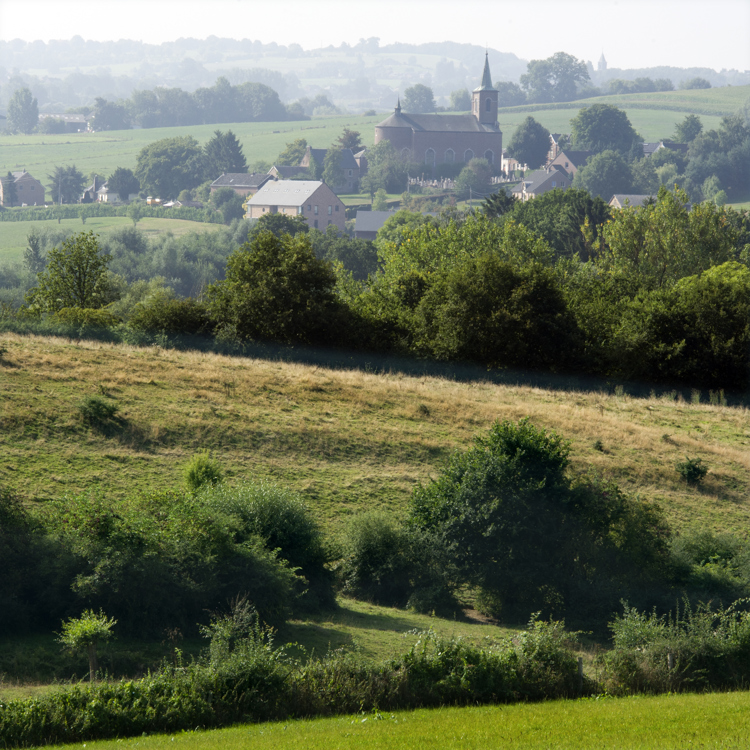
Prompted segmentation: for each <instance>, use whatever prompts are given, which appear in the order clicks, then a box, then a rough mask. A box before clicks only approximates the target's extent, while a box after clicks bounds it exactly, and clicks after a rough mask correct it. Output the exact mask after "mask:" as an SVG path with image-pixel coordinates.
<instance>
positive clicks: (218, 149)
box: [203, 130, 247, 180]
mask: <svg viewBox="0 0 750 750" xmlns="http://www.w3.org/2000/svg"><path fill="white" fill-rule="evenodd" d="M203 153H204V157H205V163H206V179H209V180H215V179H217V178H218V177H220V176H221V175H222V174H232V173H242V172H247V161H246V160H245V155H244V154H243V153H242V146H241V145H240V142H239V141H238V140H237V136H236V135H235V134H234V133H233V132H232V131H231V130H227V132H226V133H222V132H221V130H215V131H214V135H213V138H211V139H210V140H209V141H208V142H207V143H206V145H205V146H204V147H203Z"/></svg>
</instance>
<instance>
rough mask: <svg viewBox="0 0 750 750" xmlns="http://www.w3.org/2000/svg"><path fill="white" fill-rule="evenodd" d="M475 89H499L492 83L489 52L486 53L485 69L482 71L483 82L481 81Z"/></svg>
mask: <svg viewBox="0 0 750 750" xmlns="http://www.w3.org/2000/svg"><path fill="white" fill-rule="evenodd" d="M474 91H497V89H496V88H495V87H494V86H493V85H492V76H491V75H490V55H489V52H485V53H484V70H483V71H482V83H480V84H479V86H477V88H475V89H474Z"/></svg>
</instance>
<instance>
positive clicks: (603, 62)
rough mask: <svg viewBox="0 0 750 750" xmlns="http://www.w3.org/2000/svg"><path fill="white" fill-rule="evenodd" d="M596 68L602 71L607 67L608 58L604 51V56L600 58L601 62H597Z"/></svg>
mask: <svg viewBox="0 0 750 750" xmlns="http://www.w3.org/2000/svg"><path fill="white" fill-rule="evenodd" d="M596 69H597V70H598V71H599V72H600V73H601V72H602V71H604V70H606V69H607V58H606V57H604V52H602V56H601V57H600V58H599V62H598V63H597V64H596Z"/></svg>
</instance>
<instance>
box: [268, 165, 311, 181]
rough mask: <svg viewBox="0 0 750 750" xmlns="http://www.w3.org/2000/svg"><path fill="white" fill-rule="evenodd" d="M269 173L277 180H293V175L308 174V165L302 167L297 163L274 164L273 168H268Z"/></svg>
mask: <svg viewBox="0 0 750 750" xmlns="http://www.w3.org/2000/svg"><path fill="white" fill-rule="evenodd" d="M268 174H269V175H270V176H271V177H273V178H274V179H275V180H291V179H292V178H293V177H304V176H307V167H301V166H300V165H299V164H296V165H295V166H287V165H286V164H278V165H277V164H274V165H273V166H272V167H271V169H269V170H268Z"/></svg>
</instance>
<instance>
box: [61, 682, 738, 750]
mask: <svg viewBox="0 0 750 750" xmlns="http://www.w3.org/2000/svg"><path fill="white" fill-rule="evenodd" d="M748 734H750V693H746V692H738V693H712V694H707V695H668V696H659V697H637V698H617V699H605V700H604V699H598V700H597V699H585V700H579V701H550V702H547V703H536V704H524V703H520V704H515V705H511V706H484V707H481V708H440V709H433V710H426V709H423V710H419V711H398V712H395V713H389V712H386V713H379V712H374V713H369V714H360V715H354V716H339V717H335V718H330V719H318V720H314V721H286V722H274V723H269V724H253V725H243V726H236V727H232V728H230V729H220V730H215V731H211V732H200V731H195V732H182V733H178V734H174V735H161V736H154V737H137V738H133V739H130V740H112V741H109V742H86V743H81V744H75V745H68V746H67V747H69V748H71V750H73V749H74V748H83V747H85V748H87V750H110V749H111V750H114V749H115V748H117V750H128V749H129V748H136V747H138V748H144V750H161V748H170V749H171V750H173V749H174V748H181V749H183V750H213V748H221V749H222V750H234V749H235V748H236V749H237V750H239V748H247V747H252V748H253V749H254V750H264V749H265V748H269V749H270V750H296V749H298V748H299V749H300V750H301V749H303V748H304V750H317V749H318V748H320V750H339V749H343V748H346V750H355V749H357V748H363V750H364V749H366V750H378V748H384V749H385V748H387V749H388V750H391V749H392V748H409V750H422V749H425V750H427V749H428V748H429V750H433V749H435V748H440V749H441V750H453V749H454V748H455V749H456V750H459V749H460V750H473V749H476V750H488V749H489V748H503V750H505V748H523V749H524V750H534V749H536V748H540V749H541V748H544V750H549V749H550V748H556V749H557V748H559V749H560V750H590V749H591V748H597V750H605V749H606V748H620V749H621V748H653V749H654V750H672V749H674V750H684V748H692V747H694V748H705V749H706V750H709V749H710V748H725V749H726V748H745V747H747V737H748Z"/></svg>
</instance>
